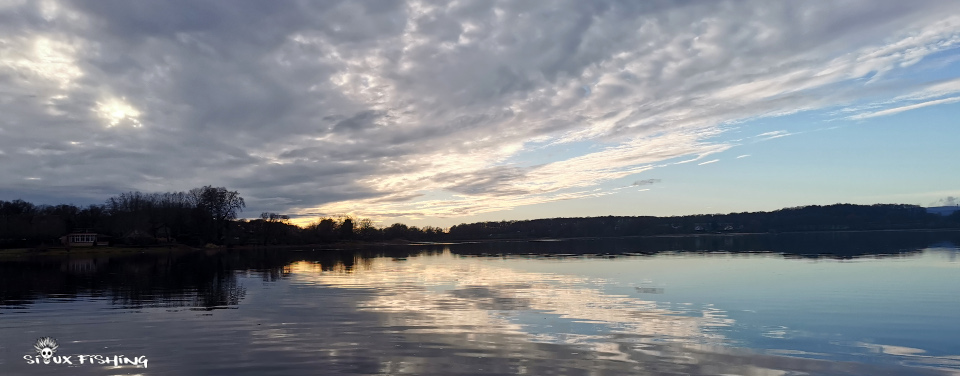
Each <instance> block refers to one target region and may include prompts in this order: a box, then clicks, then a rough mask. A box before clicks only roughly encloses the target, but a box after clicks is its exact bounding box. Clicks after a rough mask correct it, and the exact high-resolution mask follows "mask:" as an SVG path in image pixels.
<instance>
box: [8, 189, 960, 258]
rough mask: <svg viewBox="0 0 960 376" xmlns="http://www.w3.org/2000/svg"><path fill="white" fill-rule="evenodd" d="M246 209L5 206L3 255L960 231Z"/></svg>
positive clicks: (759, 221) (955, 222) (808, 219)
mask: <svg viewBox="0 0 960 376" xmlns="http://www.w3.org/2000/svg"><path fill="white" fill-rule="evenodd" d="M244 207H245V202H244V200H243V198H242V197H240V195H239V194H238V193H237V192H236V191H230V190H228V189H226V188H223V187H212V186H205V187H201V188H195V189H192V190H190V191H187V192H169V193H142V192H128V193H122V194H119V195H117V196H114V197H110V198H108V199H107V200H105V202H104V204H101V205H89V206H87V207H78V206H75V205H70V204H60V205H35V204H32V203H30V202H26V201H22V200H13V201H2V200H0V248H38V247H39V248H44V247H56V246H60V245H61V237H62V236H64V235H65V234H68V233H71V232H78V231H82V232H87V233H96V234H100V236H101V237H103V238H104V239H109V243H110V244H111V245H132V246H149V245H158V244H168V245H169V244H184V245H189V246H205V245H208V244H213V245H225V246H244V245H247V246H254V245H257V246H277V245H304V244H330V243H337V242H383V241H395V240H400V241H412V242H441V241H469V240H503V239H545V238H547V239H559V238H582V237H595V238H596V237H625V236H665V235H690V234H743V233H789V232H810V231H877V230H920V229H927V230H948V229H960V211H955V212H953V213H952V214H950V215H942V213H940V212H938V213H930V212H928V210H927V209H926V208H923V207H920V206H916V205H903V204H876V205H852V204H836V205H826V206H820V205H810V206H802V207H794V208H785V209H781V210H776V211H771V212H743V213H730V214H704V215H686V216H674V217H653V216H606V217H584V218H549V219H534V220H520V221H500V222H477V223H469V224H459V225H455V226H452V227H450V228H449V229H441V228H437V227H431V226H426V227H416V226H408V225H405V224H402V223H394V224H392V225H390V226H386V227H378V226H376V225H375V224H374V222H373V221H371V220H369V219H356V218H351V217H349V216H340V217H335V218H329V217H328V218H318V219H317V220H316V221H314V222H313V223H311V224H309V225H306V226H296V225H294V224H292V223H291V222H290V218H289V216H287V215H283V214H278V213H272V212H264V213H261V214H260V216H259V218H256V219H253V220H247V219H238V215H239V213H241V212H242V210H243V208H244Z"/></svg>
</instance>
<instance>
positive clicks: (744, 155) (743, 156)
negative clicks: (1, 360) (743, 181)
mask: <svg viewBox="0 0 960 376" xmlns="http://www.w3.org/2000/svg"><path fill="white" fill-rule="evenodd" d="M749 156H750V154H743V155H738V156H737V158H736V159H740V158H746V157H749Z"/></svg>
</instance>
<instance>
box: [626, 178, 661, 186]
mask: <svg viewBox="0 0 960 376" xmlns="http://www.w3.org/2000/svg"><path fill="white" fill-rule="evenodd" d="M659 182H660V179H646V180H637V181H635V182H633V184H631V185H632V186H642V185H651V184H656V183H659Z"/></svg>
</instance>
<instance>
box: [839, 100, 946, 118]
mask: <svg viewBox="0 0 960 376" xmlns="http://www.w3.org/2000/svg"><path fill="white" fill-rule="evenodd" d="M957 102H960V97H950V98H943V99H937V100H932V101H926V102H921V103H916V104H911V105H907V106H900V107H894V108H889V109H886V110H881V111H874V112H866V113H861V114H857V115H853V116H850V117H849V119H851V120H862V119H869V118H874V117H878V116H888V115H895V114H899V113H901V112H905V111H910V110H916V109H918V108H924V107H929V106H936V105H938V104H947V103H957Z"/></svg>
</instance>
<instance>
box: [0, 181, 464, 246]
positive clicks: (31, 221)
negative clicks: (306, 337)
mask: <svg viewBox="0 0 960 376" xmlns="http://www.w3.org/2000/svg"><path fill="white" fill-rule="evenodd" d="M245 207H246V203H245V202H244V200H243V197H240V195H239V194H238V193H237V192H236V191H230V190H228V189H226V188H224V187H212V186H205V187H202V188H194V189H191V190H189V191H186V192H168V193H143V192H127V193H121V194H119V195H116V196H113V197H110V198H108V199H107V200H106V201H105V202H104V203H103V204H101V205H89V206H86V207H78V206H75V205H67V204H62V205H35V204H32V203H30V202H26V201H23V200H13V201H3V200H0V248H23V247H37V246H53V245H58V244H60V237H61V236H63V235H65V234H67V233H69V232H92V233H97V234H100V235H106V236H108V237H109V238H110V242H111V244H126V245H152V244H167V243H179V244H186V245H192V246H204V245H207V244H216V245H285V244H290V245H295V244H320V243H333V242H339V241H383V240H395V239H406V240H411V241H434V240H439V239H441V238H442V237H444V236H446V233H445V232H444V231H443V229H440V228H437V227H430V226H427V227H423V228H420V227H416V226H407V225H404V224H401V223H396V224H393V225H391V226H389V227H377V226H375V225H374V223H373V221H371V220H369V219H359V220H358V219H354V218H351V217H348V216H340V217H337V218H320V219H318V220H317V221H315V222H314V223H311V224H310V225H307V226H304V227H300V226H296V225H294V224H292V223H290V218H289V216H287V215H282V214H277V213H269V212H265V213H261V214H260V217H259V218H256V219H253V220H247V219H237V216H238V214H239V213H240V212H242V210H243V208H245Z"/></svg>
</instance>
